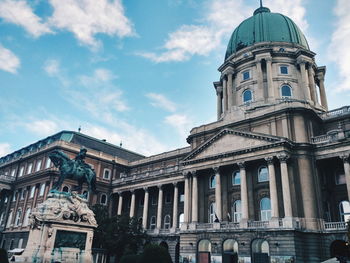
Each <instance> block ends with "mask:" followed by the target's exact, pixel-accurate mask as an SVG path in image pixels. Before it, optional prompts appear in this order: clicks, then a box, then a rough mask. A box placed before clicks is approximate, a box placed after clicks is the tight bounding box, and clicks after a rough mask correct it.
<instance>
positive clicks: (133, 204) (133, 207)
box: [129, 190, 135, 217]
mask: <svg viewBox="0 0 350 263" xmlns="http://www.w3.org/2000/svg"><path fill="white" fill-rule="evenodd" d="M134 215H135V190H132V191H131V203H130V213H129V216H130V217H134Z"/></svg>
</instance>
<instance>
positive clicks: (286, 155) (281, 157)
mask: <svg viewBox="0 0 350 263" xmlns="http://www.w3.org/2000/svg"><path fill="white" fill-rule="evenodd" d="M289 157H290V156H289V155H288V154H280V155H278V156H277V158H278V159H279V160H280V162H281V163H283V162H284V163H285V162H287V160H288V159H289Z"/></svg>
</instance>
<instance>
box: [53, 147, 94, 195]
mask: <svg viewBox="0 0 350 263" xmlns="http://www.w3.org/2000/svg"><path fill="white" fill-rule="evenodd" d="M49 158H50V159H51V161H52V162H53V164H54V165H55V166H56V167H57V168H58V169H59V171H60V178H59V179H58V181H57V182H56V183H55V184H54V186H53V187H52V190H59V189H60V187H61V186H62V183H63V181H64V180H65V179H73V180H76V181H77V182H78V187H77V188H76V189H74V190H75V191H78V192H80V191H81V189H82V188H83V183H84V182H86V183H87V184H88V189H89V192H91V191H93V192H95V191H96V173H95V171H94V170H93V169H92V168H91V167H90V166H89V165H88V164H86V163H85V162H84V161H76V160H71V159H69V157H68V156H67V155H66V154H65V153H63V152H61V151H58V150H54V151H52V152H51V153H50V154H49Z"/></svg>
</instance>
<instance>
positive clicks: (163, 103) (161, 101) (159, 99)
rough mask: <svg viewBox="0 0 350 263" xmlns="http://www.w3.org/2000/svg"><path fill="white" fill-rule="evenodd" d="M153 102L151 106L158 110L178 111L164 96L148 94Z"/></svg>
mask: <svg viewBox="0 0 350 263" xmlns="http://www.w3.org/2000/svg"><path fill="white" fill-rule="evenodd" d="M146 97H148V98H149V99H150V100H151V105H152V106H153V107H156V108H161V109H164V110H167V111H170V112H174V111H176V104H175V103H174V102H172V101H171V100H169V99H168V98H167V97H165V96H164V95H163V94H158V93H148V94H146Z"/></svg>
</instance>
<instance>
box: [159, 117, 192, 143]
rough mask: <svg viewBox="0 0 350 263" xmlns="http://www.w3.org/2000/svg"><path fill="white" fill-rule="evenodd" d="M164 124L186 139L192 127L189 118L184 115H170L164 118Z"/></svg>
mask: <svg viewBox="0 0 350 263" xmlns="http://www.w3.org/2000/svg"><path fill="white" fill-rule="evenodd" d="M164 122H165V123H166V124H168V125H170V126H172V127H174V128H175V130H176V131H177V133H178V134H179V135H180V136H181V137H182V138H184V139H185V138H186V136H187V135H188V134H189V132H190V130H191V128H192V127H193V126H194V125H193V122H192V121H191V120H190V118H189V117H188V116H187V115H185V114H172V115H169V116H167V117H166V118H165V120H164Z"/></svg>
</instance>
